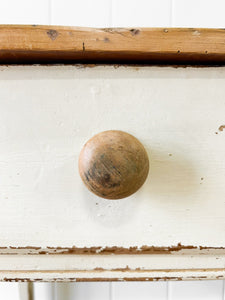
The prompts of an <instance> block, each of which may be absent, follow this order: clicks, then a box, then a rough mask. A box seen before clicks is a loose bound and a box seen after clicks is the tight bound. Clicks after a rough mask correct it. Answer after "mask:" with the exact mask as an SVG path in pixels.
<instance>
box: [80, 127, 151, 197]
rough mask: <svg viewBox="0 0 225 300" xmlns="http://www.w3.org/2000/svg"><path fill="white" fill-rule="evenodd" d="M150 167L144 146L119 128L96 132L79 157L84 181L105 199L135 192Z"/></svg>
mask: <svg viewBox="0 0 225 300" xmlns="http://www.w3.org/2000/svg"><path fill="white" fill-rule="evenodd" d="M148 171H149V160H148V155H147V152H146V151H145V148H144V146H143V145H142V144H141V143H140V142H139V141H138V140H137V139H136V138H135V137H134V136H132V135H130V134H128V133H126V132H123V131H119V130H109V131H104V132H101V133H98V134H96V135H95V136H93V137H92V138H91V139H90V140H89V141H88V142H87V143H86V144H85V145H84V147H83V149H82V150H81V153H80V157H79V172H80V176H81V178H82V180H83V182H84V183H85V185H86V186H87V187H88V189H89V190H90V191H92V192H93V193H94V194H96V195H98V196H100V197H102V198H106V199H121V198H125V197H128V196H130V195H132V194H133V193H135V192H136V191H137V190H138V189H139V188H140V187H141V186H142V185H143V183H144V182H145V180H146V178H147V175H148Z"/></svg>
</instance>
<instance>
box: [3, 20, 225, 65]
mask: <svg viewBox="0 0 225 300" xmlns="http://www.w3.org/2000/svg"><path fill="white" fill-rule="evenodd" d="M69 62H80V63H91V62H92V63H99V62H111V63H162V64H165V63H166V64H167V63H169V64H174V63H175V64H186V63H189V64H212V63H214V64H215V63H220V64H223V63H224V62H225V31H224V29H196V28H104V29H94V28H79V27H60V26H36V25H27V26H21V25H1V26H0V63H7V64H9V63H69Z"/></svg>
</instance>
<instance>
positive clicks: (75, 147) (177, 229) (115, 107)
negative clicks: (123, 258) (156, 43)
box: [0, 66, 225, 248]
mask: <svg viewBox="0 0 225 300" xmlns="http://www.w3.org/2000/svg"><path fill="white" fill-rule="evenodd" d="M0 70H1V72H0V105H1V110H0V117H1V120H2V122H1V126H0V134H1V137H2V139H1V147H0V157H1V161H0V166H1V168H0V176H1V178H2V180H1V183H0V188H1V189H0V190H1V198H2V208H1V211H0V228H1V229H0V230H1V240H0V242H1V246H3V247H4V246H7V247H8V246H15V247H18V246H20V247H21V246H41V247H47V246H51V247H57V246H60V247H72V246H76V247H93V246H101V247H105V246H117V247H126V248H127V247H130V246H138V247H141V246H143V245H148V246H174V245H177V244H178V243H181V244H183V245H194V246H207V247H225V235H224V229H225V219H224V209H225V202H224V196H225V186H224V178H225V160H224V151H225V144H224V134H225V133H224V132H222V131H219V130H218V128H219V127H220V126H221V125H223V124H224V122H225V120H224V109H225V100H224V94H225V89H224V78H225V68H209V69H208V68H203V69H201V68H196V69H195V68H178V69H176V68H161V67H159V68H157V67H142V68H137V67H120V68H114V67H107V66H103V67H95V68H88V67H87V68H82V67H79V66H59V67H57V66H52V67H44V66H17V67H13V66H11V67H1V69H0ZM108 129H119V130H124V131H127V132H129V133H131V134H133V135H134V136H136V137H137V138H138V139H139V140H140V141H141V142H142V143H143V144H144V146H145V147H146V150H147V152H148V153H149V158H150V173H149V177H148V179H147V181H146V183H145V184H144V186H143V187H142V188H141V189H140V190H139V191H138V192H137V193H136V194H134V195H133V196H131V197H129V198H126V199H124V200H120V201H114V200H111V201H109V200H108V201H107V200H104V199H101V198H99V197H97V196H95V195H93V194H91V193H90V192H89V191H88V190H87V189H86V188H85V186H84V185H83V183H82V182H81V180H80V177H79V174H78V170H77V159H78V155H79V152H80V150H81V148H82V146H83V144H84V143H85V142H86V141H87V140H88V139H89V138H90V137H92V136H93V135H94V134H96V133H98V132H101V131H104V130H108ZM216 133H218V134H216ZM118 232H119V234H118Z"/></svg>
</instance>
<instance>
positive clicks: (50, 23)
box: [48, 0, 52, 25]
mask: <svg viewBox="0 0 225 300" xmlns="http://www.w3.org/2000/svg"><path fill="white" fill-rule="evenodd" d="M48 23H49V25H52V0H48Z"/></svg>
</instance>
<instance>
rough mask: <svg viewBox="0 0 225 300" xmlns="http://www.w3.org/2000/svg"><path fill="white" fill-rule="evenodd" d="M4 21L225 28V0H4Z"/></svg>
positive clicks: (219, 299)
mask: <svg viewBox="0 0 225 300" xmlns="http://www.w3.org/2000/svg"><path fill="white" fill-rule="evenodd" d="M0 23H1V24H47V25H72V26H90V27H125V26H126V27H135V26H137V27H214V28H225V0H213V1H212V0H0ZM18 291H19V289H18V284H17V283H0V299H4V300H12V299H13V300H19V299H20V298H19V292H18ZM34 295H35V300H127V299H129V300H133V299H135V300H136V299H138V300H145V299H146V300H147V299H148V300H151V299H154V300H158V299H161V300H180V299H183V300H194V299H198V300H201V299H202V300H203V299H204V300H207V299H208V300H225V284H224V281H198V282H191V281H189V282H152V283H151V282H132V283H131V282H129V283H122V282H114V283H68V284H67V283H66V284H60V283H59V284H51V283H36V284H35V285H34ZM21 299H22V300H25V298H23V297H22V298H21Z"/></svg>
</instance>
